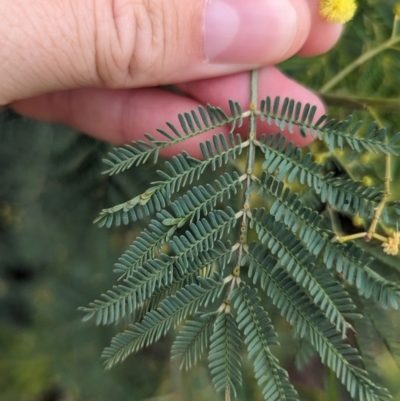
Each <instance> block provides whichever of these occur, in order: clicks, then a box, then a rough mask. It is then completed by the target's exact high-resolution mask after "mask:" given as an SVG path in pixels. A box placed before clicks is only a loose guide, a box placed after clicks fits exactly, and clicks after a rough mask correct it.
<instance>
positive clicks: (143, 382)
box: [0, 0, 400, 401]
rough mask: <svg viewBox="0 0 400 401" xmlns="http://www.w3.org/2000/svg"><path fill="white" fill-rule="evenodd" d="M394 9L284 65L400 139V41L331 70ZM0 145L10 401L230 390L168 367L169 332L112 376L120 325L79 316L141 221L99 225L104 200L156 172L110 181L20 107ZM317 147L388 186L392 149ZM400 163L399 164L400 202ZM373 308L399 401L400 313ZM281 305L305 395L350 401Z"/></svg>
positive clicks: (372, 338) (79, 140)
mask: <svg viewBox="0 0 400 401" xmlns="http://www.w3.org/2000/svg"><path fill="white" fill-rule="evenodd" d="M395 5H396V3H395V1H394V0H393V1H391V0H380V1H378V0H359V10H358V13H357V15H356V17H355V19H354V20H353V21H352V22H351V23H349V24H348V26H347V27H346V30H345V34H344V35H343V37H342V39H341V41H340V43H339V44H338V46H337V47H336V48H335V49H334V50H332V51H331V52H330V53H329V54H327V55H324V56H321V57H317V58H312V59H291V60H289V61H287V62H285V63H284V64H283V65H282V69H283V70H284V71H286V73H287V74H288V75H290V76H293V77H294V78H296V79H297V80H298V81H300V82H303V83H305V84H306V85H308V86H310V87H311V88H312V89H314V90H315V91H316V92H319V93H320V94H321V95H322V96H323V97H324V99H325V101H326V103H327V105H328V106H329V114H330V116H332V117H336V118H338V119H340V118H345V117H346V116H347V115H348V114H350V113H353V114H355V116H356V117H357V118H361V119H363V120H364V121H366V122H371V121H373V120H377V121H379V123H380V124H382V125H383V126H385V127H387V128H388V130H389V133H391V134H394V133H395V132H397V131H399V130H400V42H398V43H397V42H396V43H390V47H389V46H386V47H383V48H382V51H381V52H378V53H377V54H376V55H375V56H374V57H372V58H369V59H367V60H365V61H363V62H362V63H360V64H359V65H358V66H357V67H356V68H355V69H354V70H352V71H351V72H349V74H348V75H346V76H344V77H343V78H342V79H340V80H338V81H337V82H336V81H335V80H334V79H335V77H336V76H337V74H339V73H340V72H341V71H343V70H344V69H345V68H346V67H347V66H349V65H352V63H353V62H354V60H356V59H357V58H358V57H359V56H360V55H362V54H365V53H367V52H371V51H373V49H376V48H377V46H381V45H382V43H385V42H386V41H387V40H388V39H389V38H390V36H391V34H392V29H393V20H394V9H395ZM335 82H336V83H335ZM334 83H335V85H333V84H334ZM265 95H267V94H265ZM353 111H354V112H353ZM0 143H1V145H0V172H1V173H0V401H94V400H96V401H106V400H107V401H108V400H113V401H127V400H138V401H140V400H147V401H169V400H178V401H179V400H181V401H184V400H185V401H186V400H193V401H202V400H208V401H213V400H218V399H220V398H219V397H218V396H217V395H215V393H214V390H213V388H212V386H211V384H210V378H209V373H208V370H207V366H206V363H203V364H199V365H198V366H197V367H196V368H195V369H194V370H192V371H191V372H189V373H183V374H182V375H180V373H179V364H178V363H177V362H175V361H173V362H172V363H171V362H170V357H169V349H170V345H171V338H172V335H171V337H167V338H165V339H164V340H162V341H161V342H159V343H158V344H156V345H155V346H153V347H151V348H149V349H147V350H145V351H143V352H141V353H139V354H137V355H135V356H133V357H131V358H129V359H128V360H127V361H126V362H125V363H124V364H122V365H121V366H118V367H116V368H114V369H113V370H112V371H110V372H109V371H107V372H106V371H104V369H103V365H102V361H101V358H100V354H101V351H102V349H103V347H104V346H107V345H108V344H109V341H110V339H111V336H112V335H113V334H115V333H116V332H118V331H120V330H121V329H122V327H101V328H95V327H94V324H93V323H87V324H82V322H81V315H80V314H79V313H78V312H77V308H78V307H79V306H85V305H87V304H88V302H90V301H92V300H93V299H95V298H97V297H98V295H99V294H100V293H101V292H103V291H105V290H107V289H108V288H109V287H110V282H112V281H113V280H115V277H114V276H113V273H112V266H113V263H114V262H115V261H116V260H117V258H118V256H119V255H120V254H121V253H122V251H123V250H125V249H126V248H127V247H128V245H129V244H130V242H131V241H132V239H133V238H134V237H135V235H136V233H137V232H139V231H140V229H141V226H139V225H138V226H137V227H135V226H133V227H124V228H114V229H110V230H106V229H98V228H97V227H95V226H93V225H92V220H93V219H94V217H95V216H96V215H97V213H98V212H99V211H100V210H101V209H102V208H103V207H106V206H112V205H114V204H116V203H120V202H122V201H125V200H126V199H128V198H129V197H132V196H133V195H134V194H137V193H140V192H141V191H143V190H144V189H145V184H146V182H148V181H150V180H151V178H152V175H153V174H154V172H152V171H150V170H149V169H148V167H145V168H142V169H141V170H140V171H138V170H135V172H127V173H125V174H123V175H120V176H115V177H112V178H109V177H105V176H103V175H101V171H102V169H103V165H102V162H101V159H102V158H103V157H104V156H105V155H106V153H107V152H108V151H109V150H110V145H108V144H105V143H102V142H99V141H97V140H94V139H92V138H89V137H87V136H85V135H83V134H81V133H78V132H75V131H73V130H72V129H70V128H67V127H63V126H59V125H51V124H47V123H42V122H36V121H32V120H29V119H26V118H23V117H20V116H17V115H15V114H13V113H12V112H10V111H6V112H4V113H2V114H0ZM311 149H312V151H313V152H314V154H315V155H316V157H317V159H318V158H319V159H318V161H319V162H322V163H325V164H326V165H327V166H328V167H329V168H331V169H335V170H337V171H342V172H343V173H345V174H348V175H350V176H351V177H353V178H356V179H363V180H364V183H366V184H369V185H371V184H372V185H376V186H382V178H383V174H384V171H383V166H384V163H383V160H382V158H375V157H374V156H373V155H363V156H361V157H360V156H359V155H355V154H354V153H353V152H351V151H345V152H336V153H335V154H332V153H330V152H328V151H327V149H325V148H323V146H322V145H321V144H313V145H312V146H311ZM399 160H400V159H399ZM399 160H397V161H396V160H393V163H392V167H393V176H394V182H393V185H392V192H393V199H400V161H399ZM319 206H320V205H319ZM394 219H395V216H386V223H385V225H384V227H383V229H387V230H390V229H391V228H392V229H393V228H395V223H394V222H395V220H394ZM334 220H335V221H336V223H335V224H339V225H340V227H343V229H345V230H346V231H347V232H356V231H360V230H363V229H362V226H363V225H364V224H365V222H363V221H362V220H360V219H357V217H356V216H335V217H334ZM367 247H368V251H369V252H371V253H372V254H374V255H375V256H376V257H378V261H377V262H376V264H375V267H376V268H377V269H380V270H383V271H385V269H386V270H388V271H390V272H391V273H390V274H392V273H393V274H395V272H398V271H400V263H399V257H396V258H392V259H390V260H389V259H388V258H386V259H385V258H384V257H383V253H382V252H381V250H380V247H379V245H378V246H373V245H371V244H369V245H368V246H367ZM388 274H389V273H388ZM388 274H387V275H388ZM363 308H364V310H365V313H369V314H370V315H371V316H375V323H376V324H375V326H374V327H369V326H368V325H367V324H365V325H364V326H363V325H362V323H359V324H360V326H359V327H358V329H359V330H360V332H362V333H364V334H365V336H364V337H363V339H357V341H358V342H359V345H360V346H361V347H362V350H363V353H364V355H365V358H366V361H367V363H368V365H369V366H368V369H369V370H370V372H371V374H372V375H373V376H374V378H376V380H377V381H378V382H379V383H381V384H383V385H386V386H388V387H389V389H390V391H391V392H392V394H393V395H394V399H395V400H396V401H400V380H399V378H400V369H399V366H400V331H399V326H400V324H399V323H400V314H397V315H396V313H391V314H386V315H381V314H380V311H377V310H375V309H374V307H373V306H372V305H368V304H365V305H363ZM271 314H272V315H275V316H273V318H274V319H273V320H274V321H275V322H276V328H277V331H278V332H279V333H280V338H281V342H282V344H283V347H281V348H280V349H279V350H278V353H279V354H278V356H279V358H280V360H281V361H283V362H284V364H285V366H286V367H287V369H288V370H289V372H290V374H291V378H292V380H293V382H294V383H295V384H296V385H297V388H298V389H299V391H300V393H301V397H302V399H303V400H305V401H314V400H328V401H329V400H331V401H334V400H346V399H348V398H347V395H346V394H345V392H344V391H343V390H342V388H341V387H340V386H339V385H338V384H337V382H336V380H335V379H334V377H332V376H331V374H330V373H329V371H328V370H326V369H322V368H321V366H320V365H319V362H318V360H314V359H313V360H312V362H311V363H310V364H308V365H307V366H305V367H304V368H303V369H302V371H301V372H300V373H299V372H298V371H296V369H295V363H294V358H293V355H294V353H295V349H294V347H295V343H294V342H293V340H292V337H291V332H290V330H289V327H288V325H287V324H286V323H285V322H284V321H283V320H281V319H280V317H279V316H278V314H277V313H276V312H275V310H274V309H273V308H272V309H271ZM379 318H380V319H381V320H379ZM389 318H390V319H389ZM383 338H384V340H383ZM297 362H298V363H300V362H301V358H298V359H297ZM244 368H245V372H244V379H245V380H244V382H245V386H244V388H243V390H242V392H241V394H240V395H239V398H240V399H241V400H259V399H260V395H259V392H258V389H257V388H256V384H255V382H254V379H253V378H252V369H251V367H249V365H248V362H247V360H246V359H244Z"/></svg>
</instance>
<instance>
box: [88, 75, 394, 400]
mask: <svg viewBox="0 0 400 401" xmlns="http://www.w3.org/2000/svg"><path fill="white" fill-rule="evenodd" d="M256 87H257V72H256V71H254V72H252V79H251V103H250V107H249V109H248V110H246V111H243V110H242V108H241V106H240V105H239V104H238V103H237V102H234V101H230V102H229V106H230V114H226V113H225V112H224V111H222V110H221V109H219V108H215V107H212V106H207V107H206V108H203V107H199V108H198V110H192V111H190V112H188V113H184V114H182V115H180V116H179V121H180V127H175V126H173V125H171V124H167V127H168V128H167V129H160V130H159V132H160V133H161V134H162V135H163V136H164V138H165V139H164V140H159V139H157V140H156V139H155V138H153V137H152V136H151V135H147V136H146V137H147V141H136V142H133V143H132V144H130V145H126V146H123V147H121V148H117V149H115V150H114V151H113V152H112V153H111V154H110V158H109V159H108V160H107V161H106V163H107V165H108V170H107V172H108V173H109V174H118V173H120V172H122V171H125V170H126V169H128V168H131V167H132V166H137V165H140V164H144V163H146V162H149V161H153V162H157V161H158V155H159V152H160V150H162V149H164V148H166V147H168V146H172V145H173V144H176V143H178V142H183V141H185V140H187V139H190V138H193V137H194V136H197V135H202V134H203V133H204V132H207V131H210V130H213V129H215V128H218V127H221V126H224V125H227V126H229V127H230V133H229V135H228V136H227V137H225V136H224V135H214V136H213V138H212V140H210V141H205V142H203V143H202V144H201V145H200V146H201V152H202V155H203V158H202V159H201V160H200V159H196V158H193V157H192V156H190V155H189V154H188V153H186V152H182V153H181V154H178V155H176V156H175V157H174V158H172V160H170V161H166V162H165V163H164V166H165V168H164V169H163V170H159V171H158V175H159V180H157V181H154V182H152V183H151V184H150V186H149V188H148V189H147V190H146V191H145V192H144V193H143V194H139V195H137V196H136V197H134V198H133V199H131V200H129V201H127V202H125V203H123V204H120V205H117V206H114V207H111V208H109V209H105V210H103V211H102V212H101V213H100V216H99V217H98V219H97V220H96V222H97V223H98V224H99V225H100V226H107V227H110V226H112V225H113V224H116V225H119V224H121V223H124V224H129V223H130V222H132V221H137V220H139V219H142V218H143V217H145V216H150V215H151V216H153V218H152V220H151V221H150V223H149V225H148V227H147V228H146V229H144V230H143V231H142V233H141V234H140V235H139V236H138V237H137V238H136V239H135V240H134V241H133V243H132V244H131V246H130V247H129V249H128V250H127V251H126V252H125V253H124V254H123V255H122V256H121V257H120V258H119V260H118V262H117V263H116V265H115V271H116V272H117V273H119V274H120V281H119V283H118V284H117V285H115V286H114V287H113V288H112V289H110V290H109V291H108V292H107V293H106V294H103V295H102V296H101V297H100V298H99V299H98V300H96V301H94V302H92V303H90V304H89V306H88V307H85V308H81V310H82V311H83V312H85V319H86V320H87V319H90V318H92V317H95V318H96V321H97V323H98V324H112V323H117V322H118V321H120V320H122V319H123V320H127V321H129V322H130V325H129V329H128V330H126V331H124V332H123V333H121V334H118V335H116V336H115V337H114V338H113V339H112V341H111V345H110V346H109V347H107V348H106V349H105V350H104V353H103V356H104V357H105V358H106V366H107V367H112V366H113V365H114V364H116V363H118V362H120V361H122V360H124V359H125V358H127V357H128V356H129V355H130V354H132V353H135V352H137V351H138V350H140V349H142V348H144V347H147V346H149V345H151V344H152V343H154V342H155V341H157V340H158V339H160V338H161V337H162V336H164V335H165V334H166V333H167V332H168V331H169V330H170V329H171V328H172V327H174V328H176V327H178V326H179V327H180V333H179V334H178V336H177V338H176V340H175V342H174V344H173V346H172V355H173V356H174V357H179V358H181V361H182V367H185V368H190V367H192V366H193V365H195V364H196V363H197V362H198V361H199V360H200V359H201V358H202V356H203V354H204V353H208V364H209V368H210V372H211V376H212V381H213V383H214V385H215V388H216V390H217V391H221V392H223V393H224V396H225V399H226V400H229V399H231V397H232V396H234V395H235V394H236V393H237V390H238V388H239V387H240V386H241V384H242V374H241V361H242V353H243V351H244V349H245V348H247V353H248V358H249V359H250V360H251V361H252V363H253V366H254V374H255V378H256V381H257V382H258V384H259V385H260V387H261V391H262V394H263V396H264V399H266V400H268V401H278V400H279V401H280V400H297V399H298V395H297V391H296V389H295V387H294V386H293V385H292V384H291V383H290V380H289V376H288V373H287V372H286V370H285V369H284V368H283V367H282V366H281V364H280V362H279V360H278V359H277V358H276V356H275V355H274V353H273V351H272V349H273V347H275V346H277V345H278V344H279V341H278V334H277V333H276V331H275V329H274V327H273V323H272V322H271V319H270V318H269V317H268V311H267V310H266V309H265V308H264V302H261V300H260V297H259V296H258V291H260V290H261V291H262V293H263V294H265V295H267V296H268V297H269V298H270V299H271V301H272V303H273V304H274V305H275V306H276V307H277V308H278V309H279V310H280V312H281V314H282V316H283V317H284V318H286V320H287V321H288V322H289V323H290V324H291V325H292V326H293V330H294V333H295V335H296V337H297V338H298V339H300V340H302V341H303V342H305V343H306V344H308V346H309V347H312V348H313V349H314V350H315V352H316V353H318V354H319V356H320V358H321V361H322V362H323V363H324V364H325V365H326V366H328V367H329V368H330V369H332V371H333V372H334V373H335V374H336V376H337V377H338V379H339V380H340V382H341V383H343V385H344V386H345V387H346V388H347V390H348V391H349V393H350V394H351V396H352V397H353V398H355V399H360V400H371V401H375V400H387V399H389V398H390V396H389V393H388V391H387V390H386V389H384V388H381V387H379V386H378V385H376V384H375V383H374V382H373V381H372V380H371V379H370V378H369V376H368V374H367V372H366V371H365V370H364V369H362V368H361V367H360V365H359V364H355V362H357V361H359V360H360V358H361V357H360V354H359V352H358V350H357V349H356V348H354V347H353V346H351V345H350V344H349V342H348V334H349V333H350V332H354V328H353V322H354V321H357V319H358V318H359V316H360V314H359V313H358V312H357V309H356V306H355V305H356V303H358V302H359V299H362V298H365V299H369V300H371V302H374V303H376V304H377V305H379V306H380V307H382V311H384V309H385V308H395V309H397V308H398V306H399V302H400V286H399V285H398V284H396V283H394V282H392V281H390V280H387V279H386V278H385V277H383V276H381V275H380V274H378V273H377V272H376V271H374V270H373V268H372V267H371V260H370V258H369V257H368V256H367V255H366V254H365V253H364V252H363V250H362V249H361V248H359V247H358V246H357V245H356V244H355V243H354V242H351V241H349V242H347V241H340V240H338V238H337V236H336V234H335V233H334V232H331V231H329V230H327V229H326V228H325V226H324V220H325V217H324V216H323V215H322V214H320V213H319V212H317V211H314V210H312V209H310V208H309V207H308V206H307V202H305V201H303V199H302V196H301V195H300V194H296V193H293V192H292V189H291V183H292V182H293V181H295V180H296V181H297V182H299V183H300V184H301V185H302V186H304V187H309V189H310V190H311V191H313V192H314V194H315V196H317V197H319V198H320V201H321V202H323V203H326V204H328V205H329V206H330V207H331V208H334V209H337V210H339V211H344V212H346V213H355V212H358V213H359V214H360V215H361V216H363V217H364V218H365V219H370V220H374V218H375V210H376V209H377V206H378V205H380V204H381V203H382V201H383V200H384V199H385V194H384V193H383V192H381V191H379V190H377V189H375V188H369V187H364V186H363V185H362V184H361V183H360V182H354V181H352V180H350V179H348V178H343V177H338V176H335V175H333V173H327V172H326V170H325V169H324V167H323V166H322V165H319V164H317V163H316V162H314V161H313V156H312V155H311V154H306V155H303V152H302V151H301V150H300V149H299V148H297V147H296V146H294V145H293V144H292V143H290V142H289V143H288V141H286V140H285V139H284V138H283V137H282V136H281V135H280V134H275V135H270V136H265V135H261V136H260V135H257V134H258V131H257V119H258V118H261V119H262V120H264V121H265V122H266V123H267V124H269V125H271V126H275V127H277V128H278V130H279V131H282V130H284V129H285V128H288V129H289V131H290V132H293V129H294V127H298V129H299V131H300V132H301V133H302V134H303V135H312V136H313V137H316V138H318V139H319V140H321V141H323V142H324V143H325V144H326V146H327V147H328V148H329V149H335V148H338V147H339V148H344V147H350V148H351V149H352V150H353V151H355V152H363V151H368V152H375V153H381V154H384V155H395V154H396V151H397V149H398V148H399V140H400V134H396V135H394V136H393V137H392V138H391V139H390V140H389V139H388V138H387V135H386V131H385V130H383V129H378V128H377V127H376V125H374V124H372V125H371V126H370V127H368V128H367V130H366V131H365V133H364V134H363V135H359V132H360V130H361V125H360V124H359V123H355V124H354V123H353V122H352V119H351V118H348V119H347V120H345V121H341V122H337V121H334V120H330V119H328V118H327V117H326V116H323V117H321V118H319V119H318V120H317V121H314V120H315V118H314V116H315V111H316V108H315V107H313V106H311V105H308V104H307V105H302V104H300V103H299V102H296V101H294V100H291V99H284V100H283V101H281V99H279V98H276V99H274V100H273V99H270V98H268V97H267V98H266V99H264V100H263V101H262V102H261V103H260V104H259V105H257V101H256V99H257V93H256ZM244 119H248V120H249V133H248V136H247V138H245V139H242V138H241V137H240V136H239V135H236V133H235V129H236V127H238V126H240V125H241V124H242V122H243V120H244ZM363 132H364V131H363ZM260 134H262V133H260ZM257 152H258V153H259V154H260V155H263V158H264V162H263V163H262V169H263V172H262V173H261V175H258V174H256V171H257V169H255V166H256V153H257ZM241 154H242V155H243V156H245V157H246V163H245V167H244V168H242V169H241V168H240V163H236V167H235V171H233V172H231V171H230V169H231V166H232V161H235V160H236V159H237V158H238V157H241V156H240V155H241ZM210 170H211V171H215V172H220V176H219V177H218V178H217V179H216V180H215V181H214V182H213V183H212V184H211V183H208V184H206V185H201V184H200V183H198V185H195V183H196V181H199V180H200V178H201V177H202V176H204V174H206V173H207V171H210ZM257 195H258V196H257ZM230 198H239V199H241V201H240V202H236V203H235V202H232V205H236V206H235V209H234V208H233V207H231V206H226V204H227V202H228V200H229V199H230ZM255 198H258V199H259V201H260V200H261V201H262V202H263V203H264V204H265V207H262V208H256V207H254V199H255ZM259 201H258V202H259ZM238 203H239V205H237V204H238ZM384 207H385V208H390V207H391V204H389V203H385V204H384ZM254 237H256V238H257V239H256V240H255V241H251V242H250V238H254ZM232 239H233V240H232ZM348 285H351V286H354V287H355V290H356V291H355V292H354V293H352V294H350V293H349V292H348V291H347V287H348ZM189 316H192V318H189V319H188V320H186V319H187V318H188V317H189Z"/></svg>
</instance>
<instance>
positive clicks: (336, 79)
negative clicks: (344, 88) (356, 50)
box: [320, 34, 400, 94]
mask: <svg viewBox="0 0 400 401" xmlns="http://www.w3.org/2000/svg"><path fill="white" fill-rule="evenodd" d="M398 42H400V35H395V34H392V36H391V37H390V38H389V39H388V40H387V41H385V42H383V43H381V44H380V45H378V46H376V47H374V48H373V49H371V50H368V51H367V52H365V53H363V54H361V56H359V57H358V58H356V59H355V60H354V61H353V62H352V63H350V64H349V65H348V66H347V67H346V68H344V69H343V70H342V71H340V72H339V73H338V74H337V75H335V76H334V77H333V78H332V79H331V80H330V81H328V82H327V83H326V84H325V85H324V86H323V87H322V88H321V90H320V93H321V94H325V93H327V92H329V91H330V90H331V89H332V88H333V87H334V86H336V85H337V84H338V83H339V82H340V81H342V80H343V79H344V78H345V77H346V76H347V75H349V74H350V73H351V72H352V71H354V70H355V69H356V68H357V67H359V66H361V65H363V64H364V63H365V62H366V61H368V60H369V59H371V58H373V57H375V56H376V55H378V54H379V53H381V52H383V51H384V50H387V49H390V48H391V47H393V46H394V45H396V44H397V43H398Z"/></svg>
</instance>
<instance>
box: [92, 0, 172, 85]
mask: <svg viewBox="0 0 400 401" xmlns="http://www.w3.org/2000/svg"><path fill="white" fill-rule="evenodd" d="M155 3H159V2H155V1H154V0H142V1H132V0H113V1H112V6H111V9H110V16H109V19H110V25H111V29H110V30H109V31H108V32H106V31H107V30H105V29H104V28H102V27H101V26H99V27H98V28H97V31H98V32H100V33H103V35H102V34H100V35H98V38H97V40H96V47H97V51H96V54H97V55H96V72H97V75H98V78H99V80H100V81H101V82H102V84H103V85H104V86H107V87H112V88H117V87H126V86H127V85H130V86H135V85H140V82H141V81H142V80H143V77H144V76H145V77H146V82H149V80H151V79H154V80H156V79H157V73H156V71H157V70H159V68H158V67H159V66H160V65H162V64H163V63H164V59H165V52H166V43H165V42H166V40H165V29H164V28H165V24H164V22H165V21H164V20H165V15H164V12H163V10H162V8H160V7H159V6H158V7H157V5H156V4H155ZM99 23H101V21H100V22H99ZM156 83H157V82H155V84H156Z"/></svg>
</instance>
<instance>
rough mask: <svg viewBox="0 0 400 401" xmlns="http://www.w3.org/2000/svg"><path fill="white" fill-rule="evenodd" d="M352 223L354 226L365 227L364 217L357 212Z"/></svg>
mask: <svg viewBox="0 0 400 401" xmlns="http://www.w3.org/2000/svg"><path fill="white" fill-rule="evenodd" d="M352 223H353V226H354V227H363V226H364V219H362V218H361V217H360V216H359V215H358V214H356V215H355V216H354V217H353V219H352Z"/></svg>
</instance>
